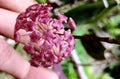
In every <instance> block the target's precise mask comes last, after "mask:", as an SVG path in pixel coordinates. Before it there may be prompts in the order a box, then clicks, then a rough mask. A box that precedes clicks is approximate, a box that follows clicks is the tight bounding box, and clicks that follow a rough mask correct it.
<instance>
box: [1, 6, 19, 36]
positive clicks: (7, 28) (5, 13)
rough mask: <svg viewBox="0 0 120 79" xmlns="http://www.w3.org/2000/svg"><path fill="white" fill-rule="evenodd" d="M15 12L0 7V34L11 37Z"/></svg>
mask: <svg viewBox="0 0 120 79" xmlns="http://www.w3.org/2000/svg"><path fill="white" fill-rule="evenodd" d="M17 16H18V14H17V13H15V12H11V11H9V10H5V9H2V8H0V34H2V35H5V36H7V37H9V38H13V34H14V27H15V22H16V17H17Z"/></svg>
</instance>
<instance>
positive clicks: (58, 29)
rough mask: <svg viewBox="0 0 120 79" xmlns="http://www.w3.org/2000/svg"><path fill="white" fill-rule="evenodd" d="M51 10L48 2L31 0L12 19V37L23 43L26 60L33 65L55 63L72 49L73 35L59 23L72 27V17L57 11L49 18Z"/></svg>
mask: <svg viewBox="0 0 120 79" xmlns="http://www.w3.org/2000/svg"><path fill="white" fill-rule="evenodd" d="M51 10H52V7H51V6H50V5H48V4H34V5H32V6H30V7H29V8H27V9H26V11H25V12H24V13H21V14H20V15H19V16H18V17H17V20H16V25H15V31H14V39H15V40H16V41H17V42H22V43H23V44H24V47H23V49H24V50H25V51H26V52H27V53H28V54H30V55H31V57H32V59H31V60H30V62H31V64H32V65H34V66H44V67H48V66H51V65H53V64H56V63H59V62H60V61H62V60H63V59H65V58H66V57H68V56H69V55H70V53H71V51H72V50H73V49H74V45H75V40H74V37H73V36H72V34H71V31H70V30H65V29H64V25H63V24H65V23H66V24H68V25H69V26H70V27H71V28H73V29H75V28H76V26H75V23H74V21H73V19H72V18H69V19H68V18H67V17H66V16H65V15H63V14H60V13H59V14H57V18H52V17H51V16H50V11H51Z"/></svg>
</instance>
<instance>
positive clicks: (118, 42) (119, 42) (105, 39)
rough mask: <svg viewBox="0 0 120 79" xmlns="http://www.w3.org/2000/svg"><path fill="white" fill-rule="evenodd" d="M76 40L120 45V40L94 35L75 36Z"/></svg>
mask: <svg viewBox="0 0 120 79" xmlns="http://www.w3.org/2000/svg"><path fill="white" fill-rule="evenodd" d="M74 38H75V39H81V40H88V41H101V42H107V43H113V44H120V40H118V39H114V38H111V37H97V36H92V35H84V36H75V35H74Z"/></svg>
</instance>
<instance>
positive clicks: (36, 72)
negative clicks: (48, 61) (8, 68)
mask: <svg viewBox="0 0 120 79" xmlns="http://www.w3.org/2000/svg"><path fill="white" fill-rule="evenodd" d="M25 79H58V76H57V74H56V73H55V72H53V71H52V70H49V69H46V68H43V67H38V68H36V67H32V66H31V67H30V70H29V72H28V74H27V75H26V77H25Z"/></svg>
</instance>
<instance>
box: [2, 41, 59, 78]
mask: <svg viewBox="0 0 120 79" xmlns="http://www.w3.org/2000/svg"><path fill="white" fill-rule="evenodd" d="M0 47H1V48H0V70H2V71H5V72H7V73H10V74H12V75H13V76H15V77H16V78H18V79H58V77H57V75H56V74H55V73H54V72H53V71H50V70H48V69H45V68H42V67H39V68H35V67H32V66H30V64H29V62H27V61H26V60H25V59H23V58H22V57H21V56H20V55H19V54H18V53H16V51H15V50H14V49H13V48H11V47H10V46H9V45H8V44H7V43H6V42H5V41H3V40H1V39H0ZM6 48H7V49H6Z"/></svg>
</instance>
